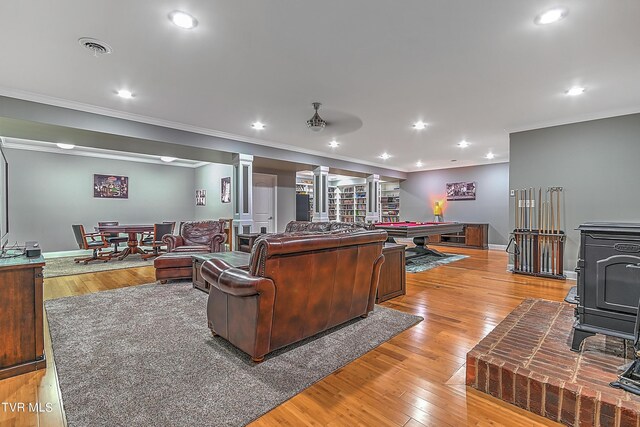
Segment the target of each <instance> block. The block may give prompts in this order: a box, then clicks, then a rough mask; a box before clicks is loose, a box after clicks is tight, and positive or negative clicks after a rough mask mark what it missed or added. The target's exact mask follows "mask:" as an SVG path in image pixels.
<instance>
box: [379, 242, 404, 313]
mask: <svg viewBox="0 0 640 427" xmlns="http://www.w3.org/2000/svg"><path fill="white" fill-rule="evenodd" d="M404 249H405V245H399V244H397V243H385V244H384V248H383V249H382V253H383V254H384V263H383V264H382V267H381V268H380V281H379V282H378V293H377V295H376V304H379V303H381V302H383V301H386V300H388V299H391V298H395V297H397V296H400V295H404V294H405V293H407V273H406V271H405V255H404Z"/></svg>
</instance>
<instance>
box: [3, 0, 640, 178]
mask: <svg viewBox="0 0 640 427" xmlns="http://www.w3.org/2000/svg"><path fill="white" fill-rule="evenodd" d="M561 4H562V5H563V6H566V7H568V8H569V15H568V17H567V18H566V19H565V20H563V21H561V22H558V23H555V24H552V25H548V26H538V25H535V24H534V22H533V19H534V17H535V16H536V15H537V14H538V13H540V12H542V11H544V10H546V9H548V8H550V7H552V6H556V5H557V3H556V2H555V1H553V2H550V1H546V0H545V1H533V0H483V1H477V0H466V1H463V0H447V1H443V0H402V1H393V0H349V1H344V0H323V1H303V0H288V1H285V0H269V1H265V0H228V1H220V0H216V1H213V0H209V1H189V0H180V1H168V0H153V1H152V0H145V1H143V0H136V1H124V0H101V1H98V0H94V1H85V2H77V1H71V0H58V1H55V2H53V1H50V0H46V1H45V0H12V1H3V2H1V3H0V52H2V56H1V61H2V65H1V66H0V93H2V94H4V95H8V96H16V97H19V98H24V99H31V100H37V101H41V102H46V103H51V104H56V105H64V106H70V107H72V108H77V109H83V110H88V111H100V112H103V113H107V114H110V115H116V116H121V117H123V116H124V117H131V118H134V119H136V120H140V121H148V122H154V123H163V124H170V125H172V126H175V127H182V128H190V129H201V130H206V131H207V132H214V133H216V132H218V133H221V134H223V135H227V136H229V135H230V136H231V137H233V138H237V139H240V140H245V141H250V142H261V143H264V144H266V145H277V146H282V145H283V144H284V145H287V146H292V147H294V148H295V149H296V150H298V151H306V152H313V153H322V154H324V155H328V156H332V157H339V158H349V159H352V160H353V159H357V160H360V161H363V162H366V163H372V164H380V165H384V166H386V167H390V168H395V169H399V170H416V169H436V168H443V167H451V166H454V165H455V166H464V165H474V164H484V163H489V162H490V161H489V160H486V159H484V158H483V156H484V155H485V154H486V153H487V152H489V151H492V152H494V153H495V154H496V158H495V159H494V160H493V161H492V162H504V161H507V160H508V132H509V131H513V130H523V129H530V128H534V127H540V126H546V125H552V124H562V123H568V122H573V121H579V120H585V119H591V118H598V117H606V116H611V115H617V114H624V113H631V112H638V111H640V84H639V83H638V76H640V25H639V24H638V23H639V22H640V1H638V0H615V1H584V0H566V1H563V2H562V3H561ZM175 9H180V10H185V11H188V12H190V13H192V14H193V15H194V16H195V17H196V18H197V19H198V21H199V26H198V27H197V28H195V29H193V30H182V29H180V28H178V27H176V26H174V25H173V24H171V22H170V21H169V20H168V19H167V14H168V13H169V12H171V11H172V10H175ZM80 37H94V38H97V39H101V40H104V41H106V42H107V43H109V44H110V45H111V46H112V47H113V49H114V52H113V53H112V54H110V55H106V56H102V57H98V58H95V57H93V56H91V54H90V53H89V52H88V51H86V50H84V49H83V48H81V47H80V46H79V44H78V42H77V40H78V39H79V38H80ZM574 84H580V85H583V86H585V87H586V88H587V90H586V92H585V94H584V95H582V96H579V97H567V96H565V95H564V91H565V90H566V89H568V88H569V87H570V86H572V85H574ZM120 88H126V89H129V90H131V91H132V92H133V93H134V94H135V95H136V96H135V98H134V99H132V100H123V99H120V98H118V97H117V96H115V94H114V92H115V91H116V90H117V89H120ZM312 101H319V102H322V103H323V107H322V108H321V110H320V115H321V116H323V117H324V118H325V119H326V120H327V121H330V122H332V121H333V126H331V125H330V126H328V127H327V129H325V130H324V131H323V132H321V133H319V134H317V133H313V132H311V131H310V130H308V129H307V128H306V125H305V121H306V120H307V119H308V118H310V117H311V115H312V114H313V110H312V108H311V105H310V103H311V102H312ZM419 119H421V120H424V121H425V122H427V123H429V127H428V128H427V129H426V130H424V131H421V132H418V131H416V130H414V129H412V128H411V124H412V123H413V122H414V121H417V120H419ZM255 120H260V121H262V122H264V123H266V125H267V128H266V129H265V130H263V131H260V132H258V131H255V130H253V129H251V128H250V124H251V122H253V121H255ZM333 137H335V138H336V139H337V140H338V141H339V142H340V143H341V145H340V147H339V148H337V149H335V150H334V149H331V148H329V147H328V145H327V144H328V142H329V141H330V140H331V139H332V138H333ZM462 139H466V140H468V141H469V142H471V143H472V145H471V146H470V147H468V148H466V149H460V148H458V147H456V144H457V143H458V142H459V141H460V140H462ZM384 151H387V152H388V153H389V154H391V155H392V156H393V157H391V158H390V159H389V160H386V161H382V160H381V159H379V158H378V157H377V156H379V155H380V154H381V153H382V152H384ZM453 159H456V160H457V162H456V163H455V164H454V163H451V160H453ZM418 160H421V161H422V162H423V164H424V166H423V167H421V168H417V167H416V166H415V163H416V161H418Z"/></svg>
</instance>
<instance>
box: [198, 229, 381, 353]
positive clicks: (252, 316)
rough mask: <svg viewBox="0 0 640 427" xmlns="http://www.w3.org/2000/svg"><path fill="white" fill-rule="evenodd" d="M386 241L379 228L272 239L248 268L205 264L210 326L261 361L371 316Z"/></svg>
mask: <svg viewBox="0 0 640 427" xmlns="http://www.w3.org/2000/svg"><path fill="white" fill-rule="evenodd" d="M386 239H387V233H386V232H385V231H382V230H373V231H367V230H359V231H353V232H350V233H326V232H324V233H315V234H313V233H308V232H307V233H283V234H279V235H274V234H271V235H269V234H267V235H264V236H261V237H260V238H258V240H256V243H255V245H254V247H253V250H252V253H251V258H250V268H249V271H245V270H240V269H237V268H232V267H231V266H230V265H229V264H227V263H225V262H224V261H222V260H219V259H213V260H210V261H207V262H205V263H204V264H203V265H202V269H201V273H202V276H203V278H204V279H205V280H206V281H207V282H209V283H210V284H211V288H210V292H209V300H208V303H207V318H208V323H209V328H211V331H212V333H213V334H214V335H220V336H221V337H223V338H225V339H226V340H228V341H229V342H230V343H231V344H233V345H235V346H236V347H238V348H239V349H241V350H242V351H244V352H245V353H248V354H249V355H250V356H251V358H252V359H253V361H255V362H261V361H262V360H263V359H264V356H265V355H266V354H267V353H270V352H272V351H273V350H276V349H278V348H281V347H284V346H286V345H289V344H292V343H295V342H297V341H300V340H302V339H304V338H307V337H310V336H312V335H315V334H317V333H319V332H322V331H324V330H326V329H329V328H332V327H334V326H336V325H339V324H341V323H344V322H346V321H348V320H351V319H353V318H356V317H358V316H361V317H366V316H367V315H368V314H369V312H371V311H372V310H373V306H374V300H375V296H376V290H377V288H378V279H379V275H380V267H381V265H382V263H383V262H384V255H382V247H383V245H384V242H385V240H386Z"/></svg>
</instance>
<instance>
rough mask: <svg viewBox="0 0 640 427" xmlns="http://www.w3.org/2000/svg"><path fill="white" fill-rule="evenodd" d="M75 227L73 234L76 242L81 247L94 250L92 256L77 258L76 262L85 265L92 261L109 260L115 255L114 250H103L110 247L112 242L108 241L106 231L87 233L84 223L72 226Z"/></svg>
mask: <svg viewBox="0 0 640 427" xmlns="http://www.w3.org/2000/svg"><path fill="white" fill-rule="evenodd" d="M71 228H72V229H73V235H74V236H75V238H76V243H77V244H78V247H79V248H80V249H91V250H92V251H93V253H92V255H91V256H90V257H84V258H83V257H80V258H75V259H74V261H75V262H76V263H79V262H82V263H84V264H85V265H86V264H88V263H89V262H91V261H98V260H100V261H103V262H107V261H109V260H110V259H111V257H112V256H113V252H102V250H103V249H105V248H108V247H109V246H110V243H109V242H108V241H107V237H106V235H105V234H104V233H100V232H96V233H87V232H86V231H85V230H84V226H83V225H78V224H74V225H72V226H71Z"/></svg>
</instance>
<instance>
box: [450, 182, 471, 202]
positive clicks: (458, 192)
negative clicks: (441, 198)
mask: <svg viewBox="0 0 640 427" xmlns="http://www.w3.org/2000/svg"><path fill="white" fill-rule="evenodd" d="M475 199H476V183H475V182H453V183H447V200H475Z"/></svg>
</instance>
